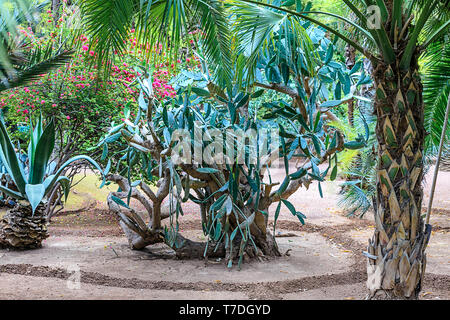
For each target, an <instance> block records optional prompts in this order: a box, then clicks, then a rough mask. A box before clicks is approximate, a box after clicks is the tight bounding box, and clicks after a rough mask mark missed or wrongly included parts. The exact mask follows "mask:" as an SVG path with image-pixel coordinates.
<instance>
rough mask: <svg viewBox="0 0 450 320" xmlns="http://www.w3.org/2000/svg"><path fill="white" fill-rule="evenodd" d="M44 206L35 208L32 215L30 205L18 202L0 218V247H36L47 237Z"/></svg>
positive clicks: (21, 248) (22, 248) (23, 248)
mask: <svg viewBox="0 0 450 320" xmlns="http://www.w3.org/2000/svg"><path fill="white" fill-rule="evenodd" d="M44 209H45V208H44V206H43V205H40V206H38V207H37V208H36V211H35V213H34V215H33V216H32V213H31V212H32V211H31V206H23V205H21V204H20V203H18V204H17V205H16V206H15V207H14V208H13V209H11V210H9V211H8V212H7V213H6V214H5V216H4V217H3V218H2V219H0V247H6V248H11V249H20V250H25V249H36V248H40V247H41V246H42V241H43V240H44V239H46V238H48V236H49V234H48V231H47V225H48V222H47V218H46V216H45V210H44Z"/></svg>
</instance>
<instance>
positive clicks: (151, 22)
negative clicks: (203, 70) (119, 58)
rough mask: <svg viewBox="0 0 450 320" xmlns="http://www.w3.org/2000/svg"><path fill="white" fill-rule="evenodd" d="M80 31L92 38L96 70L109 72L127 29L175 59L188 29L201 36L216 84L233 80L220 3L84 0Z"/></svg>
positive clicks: (217, 0)
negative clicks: (197, 32) (199, 33)
mask: <svg viewBox="0 0 450 320" xmlns="http://www.w3.org/2000/svg"><path fill="white" fill-rule="evenodd" d="M81 9H82V12H83V15H82V16H83V26H84V30H85V31H86V32H87V33H88V34H90V35H91V36H92V39H93V40H94V41H93V42H92V49H93V50H94V51H95V52H96V53H97V54H98V59H97V62H98V65H99V66H103V68H102V69H103V70H108V69H109V68H108V66H110V65H111V59H114V57H115V56H116V55H118V54H121V53H122V52H123V50H124V49H125V42H126V41H127V40H128V37H129V36H130V30H131V29H135V35H136V36H137V38H138V39H137V40H138V41H139V42H140V43H142V44H150V45H152V46H153V45H156V44H161V45H162V47H161V48H162V49H165V50H162V51H163V52H166V51H167V52H170V53H171V54H172V56H173V57H175V56H176V55H177V54H179V50H180V49H181V48H180V44H181V40H182V39H183V38H184V36H186V35H187V34H188V32H189V31H190V30H195V29H200V30H201V31H202V36H201V39H200V41H201V45H202V48H203V54H204V57H205V59H207V60H208V61H209V64H210V65H211V66H212V67H213V68H214V69H212V70H211V71H212V74H213V75H214V77H215V80H216V82H217V83H218V84H219V85H229V84H230V80H231V77H232V43H231V33H230V30H229V26H228V22H227V19H226V14H225V8H224V5H223V1H221V0H208V1H204V0H159V1H150V0H115V1H112V0H84V1H82V2H81Z"/></svg>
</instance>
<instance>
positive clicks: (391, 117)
mask: <svg viewBox="0 0 450 320" xmlns="http://www.w3.org/2000/svg"><path fill="white" fill-rule="evenodd" d="M412 61H413V62H412V64H411V66H410V69H409V70H406V71H401V70H399V69H398V68H397V67H396V66H394V65H392V66H388V65H386V64H383V63H379V64H378V65H377V66H376V67H375V70H374V73H373V76H374V79H375V83H376V86H377V90H376V98H375V112H376V114H377V117H378V123H377V127H376V134H377V138H378V143H379V149H378V158H379V163H378V167H377V198H376V208H375V224H376V229H375V232H374V235H373V237H372V239H371V240H369V246H368V257H369V258H368V262H367V273H368V280H367V286H368V289H369V290H370V295H369V298H372V299H417V297H418V294H419V292H420V290H421V285H422V280H423V276H424V273H425V266H426V255H425V248H426V245H427V243H428V239H429V236H430V232H431V230H430V229H431V227H430V226H428V227H427V228H426V231H424V224H423V219H422V217H421V211H420V210H421V208H422V198H423V191H422V186H421V182H422V178H423V147H424V137H425V130H424V119H423V101H422V90H423V87H422V83H421V81H420V77H419V73H418V65H417V55H416V56H415V57H414V59H413V60H412Z"/></svg>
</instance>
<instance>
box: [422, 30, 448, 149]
mask: <svg viewBox="0 0 450 320" xmlns="http://www.w3.org/2000/svg"><path fill="white" fill-rule="evenodd" d="M424 59H425V60H427V61H426V63H425V65H424V67H423V69H424V70H423V71H422V73H423V74H425V76H424V79H423V84H424V93H423V99H424V104H425V112H424V113H425V129H426V130H427V131H428V132H429V133H430V134H429V135H428V136H427V137H426V141H425V143H426V147H427V149H428V148H430V151H431V152H433V150H434V149H435V148H436V147H437V146H439V142H440V139H441V133H442V128H443V125H444V116H445V110H446V107H447V100H448V96H449V94H450V39H449V40H447V41H441V42H438V43H434V44H433V45H431V46H430V47H429V48H428V50H427V54H426V56H425V58H424ZM447 137H450V129H449V130H447Z"/></svg>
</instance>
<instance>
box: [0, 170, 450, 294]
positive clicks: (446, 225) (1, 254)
mask: <svg viewBox="0 0 450 320" xmlns="http://www.w3.org/2000/svg"><path fill="white" fill-rule="evenodd" d="M283 174H284V169H281V168H280V169H276V170H272V178H273V179H274V180H277V179H280V178H281V177H282V176H283ZM431 177H432V170H430V171H429V173H428V175H427V177H426V181H425V184H424V194H425V200H424V204H427V203H428V196H429V189H430V184H431ZM339 183H340V182H339V181H335V182H326V183H323V185H322V188H323V192H324V198H323V199H321V198H320V196H319V192H318V190H317V184H313V185H311V187H310V188H309V190H305V189H300V190H299V191H297V192H296V193H295V194H294V195H293V196H292V197H291V198H290V201H291V202H292V203H293V204H294V205H295V206H296V208H297V209H298V210H300V211H301V212H303V213H304V214H305V215H306V216H307V220H306V225H305V226H302V225H300V223H299V222H298V220H297V218H295V217H293V216H292V215H291V214H290V213H289V211H287V210H286V209H285V208H283V209H282V212H281V214H280V217H279V220H278V222H277V226H278V227H277V232H280V234H284V235H286V234H289V235H290V236H289V237H278V238H277V242H278V244H279V247H280V250H281V252H282V253H286V252H287V254H286V255H283V256H282V257H280V258H276V259H269V260H264V261H251V262H248V263H244V264H243V265H242V269H241V270H239V269H238V268H237V267H233V268H232V269H227V268H226V266H225V264H224V262H223V261H220V260H219V261H217V260H209V261H205V260H177V259H176V258H175V257H174V254H173V252H172V250H170V249H168V248H167V247H166V246H164V245H155V246H151V247H148V248H147V249H146V250H145V251H132V250H130V249H129V247H128V243H127V240H126V239H125V237H124V236H123V235H122V232H121V230H120V228H119V227H118V225H117V222H116V220H115V218H114V217H112V216H110V215H109V214H108V212H107V210H105V209H106V208H105V207H104V205H103V204H102V203H101V202H98V201H97V202H95V200H93V201H94V204H95V208H93V209H89V210H87V211H86V212H77V211H73V210H74V209H76V205H80V204H79V203H77V204H76V205H74V206H73V208H69V209H68V210H67V212H66V213H65V214H63V215H61V216H58V217H55V218H54V219H53V220H52V224H51V225H50V234H51V237H50V238H49V239H47V240H46V241H45V242H44V244H43V248H41V249H38V250H33V251H27V252H20V251H7V250H0V299H223V300H232V299H344V300H353V299H364V298H365V295H366V293H367V292H366V288H365V280H366V273H365V259H364V257H363V256H362V254H361V252H362V251H363V250H365V249H366V248H365V246H366V243H367V239H368V238H369V237H370V236H371V234H372V232H373V228H374V227H373V222H372V217H371V214H370V213H368V214H367V215H366V217H365V219H355V218H347V217H346V216H345V213H344V212H343V210H342V208H339V206H338V196H337V191H338V190H339ZM80 188H81V187H80ZM436 190H437V192H436V195H435V199H434V205H433V215H432V218H431V223H432V225H433V227H434V230H435V231H433V234H432V238H431V241H430V244H429V247H428V249H427V257H428V263H427V274H426V276H425V281H424V288H423V291H422V293H421V297H422V299H450V256H449V250H448V244H449V234H448V231H449V229H450V172H441V173H440V175H439V179H438V184H437V189H436ZM83 192H85V190H82V189H80V190H78V194H80V195H81V198H84V199H85V200H86V199H88V198H89V196H88V195H87V194H86V193H83ZM88 200H89V199H88ZM91 200H92V199H91ZM184 209H185V210H184V211H185V212H186V215H185V216H183V217H182V218H181V220H180V226H181V232H182V233H183V235H184V236H186V237H188V238H190V239H193V240H196V241H200V240H204V239H205V238H204V236H203V234H202V232H201V230H200V229H201V227H200V223H199V217H198V209H197V207H196V206H193V205H192V204H188V205H186V206H185V208H184ZM271 210H272V211H271V212H273V211H274V210H275V208H271Z"/></svg>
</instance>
